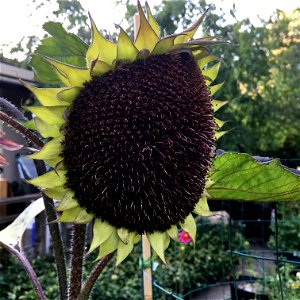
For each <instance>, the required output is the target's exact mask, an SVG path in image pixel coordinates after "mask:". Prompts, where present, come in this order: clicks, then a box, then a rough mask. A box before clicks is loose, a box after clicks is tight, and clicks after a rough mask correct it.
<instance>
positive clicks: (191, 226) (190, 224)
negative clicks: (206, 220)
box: [180, 214, 197, 243]
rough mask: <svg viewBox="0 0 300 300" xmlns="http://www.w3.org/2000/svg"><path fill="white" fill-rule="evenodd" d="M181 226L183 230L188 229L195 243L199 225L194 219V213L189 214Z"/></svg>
mask: <svg viewBox="0 0 300 300" xmlns="http://www.w3.org/2000/svg"><path fill="white" fill-rule="evenodd" d="M180 226H181V228H182V229H183V230H185V231H187V232H188V233H189V235H190V237H191V238H192V240H193V242H194V243H195V239H196V231H197V226H196V223H195V220H194V217H193V216H192V214H189V215H188V216H187V217H186V218H185V220H184V222H183V223H180Z"/></svg>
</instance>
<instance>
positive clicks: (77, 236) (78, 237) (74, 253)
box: [69, 225, 86, 300]
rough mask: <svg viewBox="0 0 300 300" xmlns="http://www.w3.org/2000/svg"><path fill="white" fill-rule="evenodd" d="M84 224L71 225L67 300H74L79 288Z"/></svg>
mask: <svg viewBox="0 0 300 300" xmlns="http://www.w3.org/2000/svg"><path fill="white" fill-rule="evenodd" d="M85 230H86V225H73V237H72V249H71V262H70V264H71V276H70V287H69V300H76V299H77V297H78V295H79V292H80V290H81V283H82V271H83V255H84V246H85Z"/></svg>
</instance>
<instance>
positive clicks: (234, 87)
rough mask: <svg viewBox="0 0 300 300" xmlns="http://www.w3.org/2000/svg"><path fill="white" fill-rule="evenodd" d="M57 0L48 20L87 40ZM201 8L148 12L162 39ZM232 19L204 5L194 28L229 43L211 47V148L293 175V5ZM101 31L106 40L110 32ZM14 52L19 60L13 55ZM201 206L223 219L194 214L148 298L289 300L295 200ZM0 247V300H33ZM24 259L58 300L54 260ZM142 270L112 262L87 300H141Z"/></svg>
mask: <svg viewBox="0 0 300 300" xmlns="http://www.w3.org/2000/svg"><path fill="white" fill-rule="evenodd" d="M56 2H57V5H58V6H57V7H58V9H57V10H55V11H54V12H53V13H54V15H55V16H57V17H59V18H60V19H62V18H64V19H65V23H66V24H67V26H68V27H69V28H68V29H69V30H71V31H73V32H74V33H76V34H78V35H79V36H80V37H81V38H82V39H83V40H84V41H89V39H90V31H89V25H88V21H87V17H86V12H85V11H84V10H83V8H82V6H81V4H80V2H79V1H77V0H70V1H61V0H57V1H56ZM35 4H36V8H37V10H38V9H39V7H40V6H42V5H43V4H42V1H35ZM116 5H125V6H126V8H127V14H126V20H125V24H128V28H127V31H128V32H129V33H130V34H131V35H133V23H132V20H133V15H134V14H135V12H136V6H135V3H133V4H132V3H131V1H124V0H119V1H116ZM206 7H207V3H206V1H205V0H204V1H203V0H199V1H196V0H189V1H175V0H174V1H166V0H162V1H161V4H160V5H159V6H155V7H154V11H153V12H154V15H155V17H156V19H157V21H158V23H159V24H160V25H161V27H162V29H163V30H164V31H165V32H166V34H171V33H173V32H174V30H175V29H176V28H177V27H178V25H180V26H181V27H184V28H185V27H187V25H188V24H190V23H191V22H192V21H194V20H195V17H196V16H198V15H200V14H201V13H203V11H204V9H205V8H206ZM235 13H236V11H235V7H234V6H233V7H232V9H231V11H230V14H231V16H230V18H231V22H228V16H227V15H225V13H222V11H220V10H219V9H217V8H216V7H215V6H211V7H210V12H209V14H208V15H207V17H206V19H205V20H204V22H203V26H202V28H203V29H202V30H203V32H206V34H207V35H208V36H219V37H222V39H225V40H230V41H231V42H232V44H231V45H228V46H227V45H225V46H224V45H221V46H216V47H214V49H213V50H212V51H213V52H212V53H213V54H214V55H216V56H218V57H221V58H222V60H223V61H224V63H222V66H221V69H220V73H219V77H218V82H223V81H225V85H224V87H223V88H222V89H221V90H220V92H218V93H219V94H218V95H217V99H220V100H228V104H227V105H225V106H224V107H222V108H221V109H220V110H219V111H218V112H217V117H219V118H220V119H222V120H226V121H227V122H226V124H224V127H223V129H222V130H224V131H227V133H226V138H225V137H224V138H220V139H219V140H218V145H217V148H218V149H222V150H224V151H236V152H242V153H244V152H247V153H248V154H251V155H253V156H255V155H258V156H260V157H273V158H280V161H281V163H282V164H283V165H285V166H286V167H290V168H295V169H296V168H297V167H298V166H299V165H300V122H299V119H300V7H298V8H297V7H295V10H293V11H280V10H277V11H274V14H273V15H272V16H270V18H268V19H265V20H261V25H259V26H258V25H255V26H254V25H253V24H252V23H251V21H250V20H249V19H244V20H237V19H236V18H235ZM67 26H66V27H67ZM104 33H105V34H107V35H108V36H110V37H112V38H115V35H114V33H110V32H104ZM37 40H38V38H37V37H35V36H30V37H25V38H24V39H23V40H22V41H20V43H19V44H18V45H16V46H15V47H13V48H11V50H10V51H11V55H10V57H8V56H7V55H6V56H3V55H1V54H0V61H1V62H4V63H8V64H12V65H16V66H18V67H23V68H29V66H28V62H30V59H32V58H30V53H32V52H33V49H34V48H35V47H36V44H37ZM41 51H42V49H41ZM19 55H21V56H19ZM18 56H19V57H26V58H25V59H24V60H22V61H20V60H18V59H13V57H18ZM42 67H43V66H42V65H41V68H42ZM50 75H51V74H50ZM50 75H49V76H50ZM46 77H47V76H46ZM46 77H45V78H46ZM50 77H51V76H50ZM36 79H38V78H36ZM40 79H42V81H43V80H44V79H43V78H40ZM48 79H49V78H48ZM48 82H49V81H47V82H44V84H47V83H48ZM26 101H34V100H33V99H27V100H26ZM209 206H210V208H211V210H213V211H214V210H216V211H222V212H224V211H226V212H227V214H223V215H222V217H219V218H215V219H214V218H198V219H197V226H198V234H197V235H198V239H197V243H196V245H195V247H194V246H192V245H190V244H182V245H175V244H174V246H171V247H170V249H169V250H168V252H169V253H168V257H169V266H167V267H166V266H164V265H161V264H159V265H158V264H157V263H156V261H155V260H154V261H153V262H152V269H153V280H154V296H155V299H172V298H176V297H177V299H181V298H184V299H212V298H209V296H208V295H209V294H207V293H208V292H209V290H210V289H209V288H210V287H211V288H212V289H216V288H217V287H218V288H220V287H221V290H220V289H219V290H220V292H219V295H222V297H223V298H218V299H230V298H229V297H228V295H227V293H228V289H230V295H231V297H232V299H253V298H251V297H256V298H255V299H282V294H284V299H286V300H296V299H298V298H299V295H300V266H299V261H300V259H299V257H300V204H299V202H298V203H297V202H294V203H293V202H283V203H280V204H278V205H276V203H264V204H262V203H255V202H253V203H249V202H247V203H243V202H231V201H214V202H212V203H210V202H209ZM137 250H139V249H137ZM0 251H1V252H0V253H1V257H0V299H3V300H4V299H34V292H33V290H32V287H31V284H30V282H29V281H28V280H27V279H26V273H25V271H24V270H23V269H22V267H21V266H20V265H19V264H18V263H17V262H16V260H15V259H14V258H13V257H11V256H10V255H8V254H6V253H5V252H4V251H3V250H0ZM276 254H277V256H276ZM94 258H95V257H92V255H91V257H88V258H87V259H86V261H85V266H86V272H88V270H90V269H91V267H92V262H93V260H94ZM263 258H265V259H263ZM33 262H34V263H33V264H34V268H35V270H36V271H37V273H38V276H39V278H40V280H41V283H42V286H43V287H47V288H46V296H47V299H57V297H58V294H57V287H56V284H57V283H56V280H55V276H56V275H55V268H54V264H53V258H52V257H51V256H44V257H40V256H39V253H38V250H36V252H35V253H34V254H33ZM142 268H143V262H142V261H141V258H140V251H136V252H135V253H133V254H131V256H130V257H129V258H128V259H127V260H126V261H125V262H124V264H122V265H121V266H120V267H118V268H116V267H115V266H114V263H113V262H111V263H110V264H109V266H108V267H107V268H106V269H105V271H104V273H103V274H102V276H101V277H100V279H99V280H98V282H97V284H96V286H95V288H94V291H93V296H92V299H108V300H109V299H141V298H142V280H141V278H142ZM278 269H279V270H280V273H279V275H278V272H277V270H278ZM46 270H47V271H46ZM246 284H248V285H249V286H250V287H249V286H248V287H247V286H245V285H246ZM205 297H206V298H205Z"/></svg>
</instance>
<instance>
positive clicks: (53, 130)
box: [34, 117, 60, 138]
mask: <svg viewBox="0 0 300 300" xmlns="http://www.w3.org/2000/svg"><path fill="white" fill-rule="evenodd" d="M34 124H35V127H36V129H37V131H38V132H39V133H40V135H41V136H42V137H43V138H49V137H52V138H55V137H58V136H60V125H49V124H47V123H46V122H44V121H43V120H41V119H40V118H37V117H36V118H34Z"/></svg>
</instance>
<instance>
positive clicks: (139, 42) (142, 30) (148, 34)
mask: <svg viewBox="0 0 300 300" xmlns="http://www.w3.org/2000/svg"><path fill="white" fill-rule="evenodd" d="M138 12H139V16H140V26H139V29H138V33H137V36H136V40H135V42H134V45H135V47H136V48H137V49H138V50H142V49H148V50H149V51H150V52H151V51H152V50H153V48H154V47H155V45H156V43H157V42H158V41H159V37H158V36H157V35H156V33H155V32H154V30H153V29H152V27H151V26H150V24H149V22H148V20H147V19H146V17H145V14H144V12H143V9H142V7H141V3H140V2H139V1H138Z"/></svg>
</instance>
